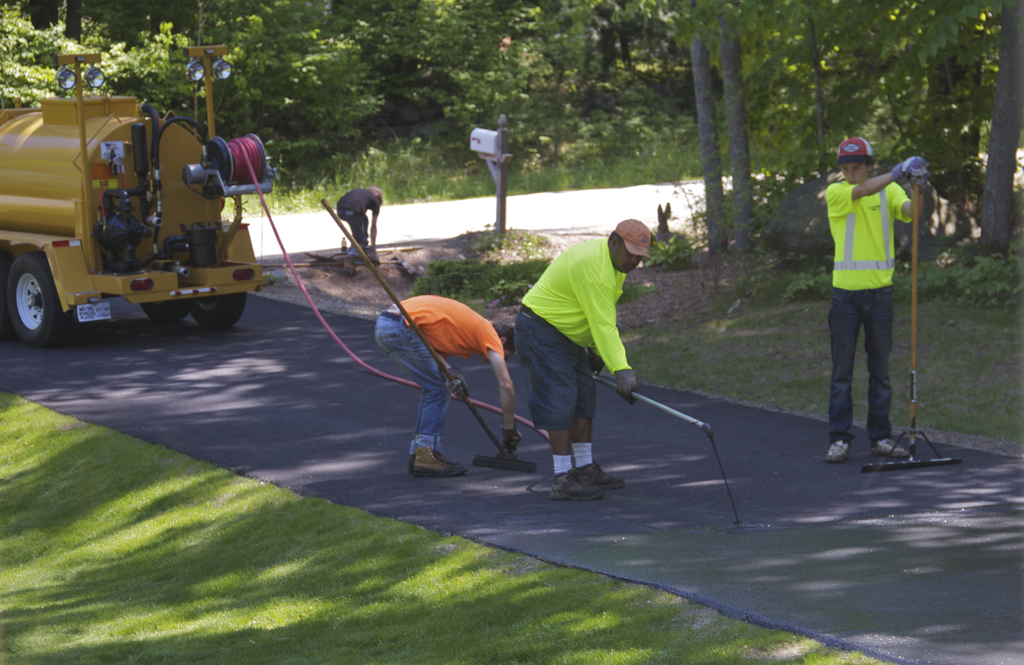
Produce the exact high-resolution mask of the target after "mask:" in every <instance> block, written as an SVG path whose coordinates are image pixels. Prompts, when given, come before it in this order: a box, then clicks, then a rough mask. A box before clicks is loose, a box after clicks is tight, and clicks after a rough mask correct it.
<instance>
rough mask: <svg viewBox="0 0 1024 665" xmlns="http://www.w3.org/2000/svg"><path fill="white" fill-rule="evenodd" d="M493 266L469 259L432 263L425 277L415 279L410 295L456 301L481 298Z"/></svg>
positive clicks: (484, 292) (492, 264)
mask: <svg viewBox="0 0 1024 665" xmlns="http://www.w3.org/2000/svg"><path fill="white" fill-rule="evenodd" d="M494 265H496V264H494V263H477V262H476V261H473V260H470V259H464V260H462V261H449V260H447V259H444V260H441V261H434V262H433V263H431V264H430V265H429V266H427V274H426V275H424V276H423V277H417V278H416V284H415V285H413V289H412V294H413V295H414V296H424V295H435V296H444V297H445V298H454V299H456V300H460V299H464V300H468V299H472V298H483V297H485V295H486V284H487V274H488V273H489V272H490V270H492V269H493V266H494Z"/></svg>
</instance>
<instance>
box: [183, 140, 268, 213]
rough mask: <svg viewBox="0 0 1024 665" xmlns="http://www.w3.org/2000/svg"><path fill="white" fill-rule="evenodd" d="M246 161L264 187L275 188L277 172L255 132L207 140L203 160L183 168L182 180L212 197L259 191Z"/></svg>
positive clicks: (261, 187)
mask: <svg viewBox="0 0 1024 665" xmlns="http://www.w3.org/2000/svg"><path fill="white" fill-rule="evenodd" d="M246 163H250V164H251V166H252V171H253V172H254V173H256V174H257V175H256V179H257V182H258V183H259V186H260V190H261V191H263V192H265V193H266V192H270V191H273V181H274V180H275V179H276V178H277V172H276V170H275V169H273V168H272V167H271V166H270V165H269V164H268V160H267V149H266V147H264V145H263V142H262V141H261V140H260V138H259V137H258V136H256V135H255V134H246V135H245V136H244V137H242V138H237V139H232V140H231V141H225V140H224V139H222V138H221V137H219V136H216V137H214V138H212V139H211V140H209V141H207V142H206V145H204V146H203V157H202V161H201V162H200V163H199V164H187V165H186V166H185V167H183V168H182V171H181V179H182V181H184V183H185V184H186V185H188V186H189V187H193V186H198V187H200V188H201V190H200V193H201V194H202V195H203V196H204V197H205V198H208V199H219V198H224V197H227V196H235V195H238V194H255V193H256V183H254V182H251V181H250V178H249V175H248V174H249V168H248V167H247V165H246Z"/></svg>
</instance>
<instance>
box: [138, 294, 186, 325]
mask: <svg viewBox="0 0 1024 665" xmlns="http://www.w3.org/2000/svg"><path fill="white" fill-rule="evenodd" d="M142 311H143V312H145V313H146V316H148V317H149V318H150V319H152V320H153V322H154V323H160V324H164V323H177V322H178V321H181V320H182V319H184V318H185V317H186V316H188V303H187V302H186V301H184V300H164V301H163V302H144V303H142Z"/></svg>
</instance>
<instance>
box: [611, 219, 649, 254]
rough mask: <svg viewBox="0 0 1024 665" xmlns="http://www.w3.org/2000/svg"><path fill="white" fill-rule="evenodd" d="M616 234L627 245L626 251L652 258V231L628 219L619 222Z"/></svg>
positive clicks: (638, 222) (639, 222) (637, 221)
mask: <svg viewBox="0 0 1024 665" xmlns="http://www.w3.org/2000/svg"><path fill="white" fill-rule="evenodd" d="M615 232H616V233H618V234H619V237H620V238H622V240H623V241H624V242H625V243H626V249H628V250H629V253H630V254H633V255H635V256H644V257H647V258H648V259H649V258H651V250H650V247H651V230H650V229H649V228H647V226H646V225H645V224H644V223H643V222H641V221H639V220H636V219H627V220H623V221H621V222H619V225H618V226H616V227H615Z"/></svg>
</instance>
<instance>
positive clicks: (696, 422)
mask: <svg viewBox="0 0 1024 665" xmlns="http://www.w3.org/2000/svg"><path fill="white" fill-rule="evenodd" d="M594 380H595V381H597V382H598V383H603V384H604V385H606V386H608V387H609V388H612V389H615V384H614V383H613V382H611V381H609V380H608V379H606V378H604V377H603V376H600V375H597V374H595V375H594ZM633 397H635V398H636V399H638V400H640V401H641V402H643V403H644V404H650V405H651V406H653V407H654V408H656V409H661V410H662V411H664V412H665V413H668V414H670V415H673V416H675V417H676V418H682V419H683V420H685V421H686V422H688V423H690V424H691V425H696V426H697V427H699V428H701V429H702V430H704V433H705V434H707V435H708V439H710V440H711V450H713V451H714V452H715V459H716V460H718V470H719V471H721V472H722V480H723V481H725V491H726V493H728V495H729V503H730V504H732V514H733V516H735V517H736V524H739V523H740V516H739V513H737V512H736V502H735V501H733V499H732V490H730V489H729V479H728V478H726V477H725V467H723V466H722V458H721V457H719V456H718V448H716V447H715V430H714V429H712V428H711V425H709V424H708V423H703V422H701V421H699V420H697V419H696V418H691V417H690V416H688V415H686V414H685V413H681V412H679V411H676V410H675V409H672V408H669V407H667V406H665V405H664V404H660V403H658V402H655V401H654V400H653V399H650V398H649V397H644V396H643V395H641V394H639V393H636V392H634V393H633Z"/></svg>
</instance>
